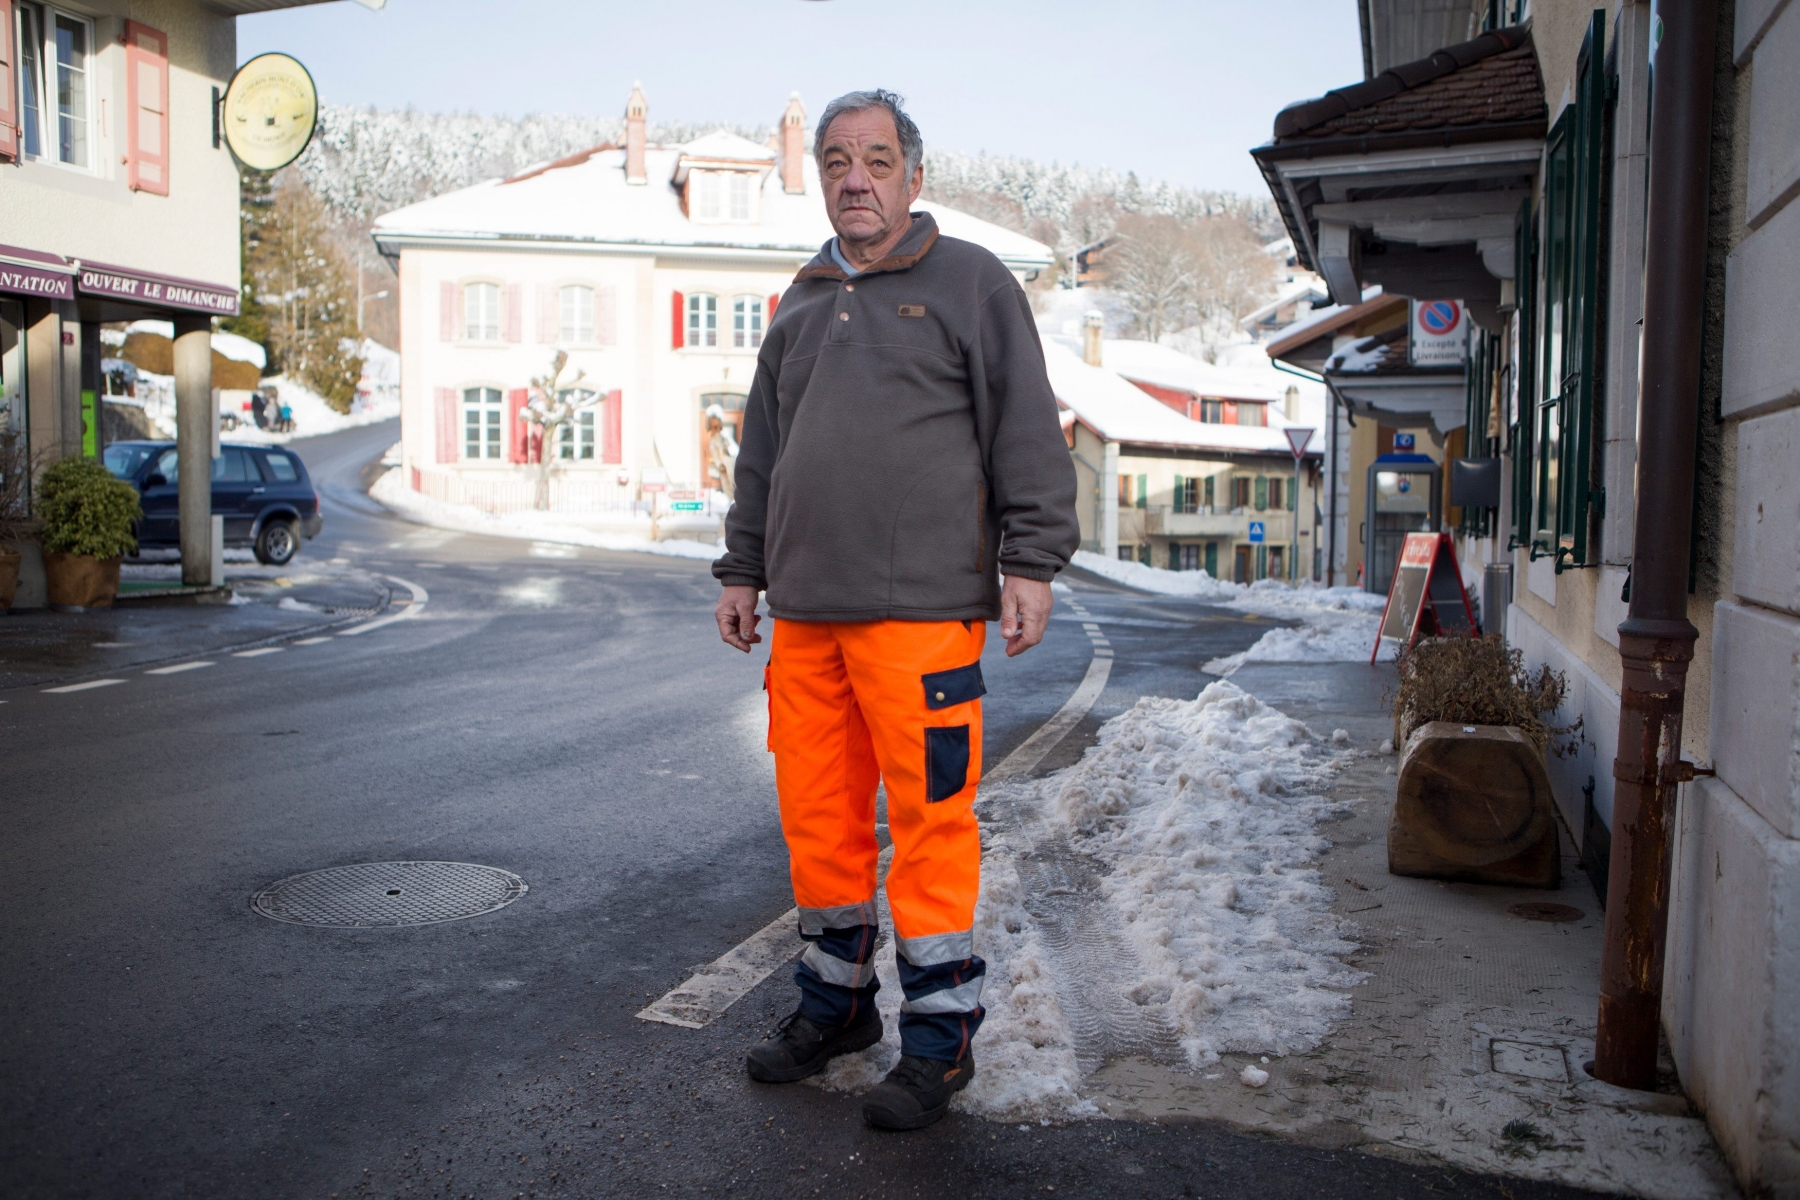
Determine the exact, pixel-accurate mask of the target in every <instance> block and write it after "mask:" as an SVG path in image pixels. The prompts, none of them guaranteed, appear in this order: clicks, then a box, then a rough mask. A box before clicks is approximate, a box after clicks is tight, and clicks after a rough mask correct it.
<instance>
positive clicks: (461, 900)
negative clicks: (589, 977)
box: [250, 862, 527, 929]
mask: <svg viewBox="0 0 1800 1200" xmlns="http://www.w3.org/2000/svg"><path fill="white" fill-rule="evenodd" d="M526 890H527V888H526V885H525V881H524V880H523V879H520V878H519V877H518V876H517V875H514V874H513V873H512V872H511V871H502V870H501V869H500V868H498V867H482V866H477V865H476V864H474V863H459V862H374V863H355V864H353V865H351V866H347V867H329V868H327V869H325V870H323V871H308V872H306V873H305V874H303V875H290V876H288V877H287V878H286V879H283V880H281V881H280V882H278V883H272V884H270V885H269V886H268V887H266V888H264V889H263V890H262V891H260V892H258V893H256V895H255V896H254V897H252V898H251V901H250V903H251V906H252V907H254V908H255V909H256V911H257V912H259V913H261V914H262V915H263V916H265V917H271V918H273V919H275V920H277V921H290V922H292V923H294V924H296V925H330V926H335V927H338V928H346V929H366V928H375V927H379V926H384V925H435V924H437V923H438V922H439V921H460V920H462V919H463V918H464V917H478V916H480V915H481V914H482V913H490V912H493V911H494V910H495V909H499V908H505V907H506V906H507V905H508V904H511V903H512V902H513V901H514V900H517V899H518V898H519V897H520V896H523V895H524V894H525V892H526Z"/></svg>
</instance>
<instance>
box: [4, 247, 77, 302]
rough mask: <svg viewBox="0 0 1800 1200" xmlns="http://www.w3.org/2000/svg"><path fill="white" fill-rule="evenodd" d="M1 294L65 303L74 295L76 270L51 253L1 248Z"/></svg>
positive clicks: (19, 248) (20, 248)
mask: <svg viewBox="0 0 1800 1200" xmlns="http://www.w3.org/2000/svg"><path fill="white" fill-rule="evenodd" d="M0 292H6V293H8V294H11V295H15V296H41V297H44V298H46V299H50V300H68V299H71V298H73V297H74V295H75V268H74V267H72V266H70V265H69V264H68V263H66V262H64V261H63V260H62V259H60V258H58V257H56V255H54V254H45V253H43V252H42V251H39V250H26V249H24V248H23V247H20V246H0Z"/></svg>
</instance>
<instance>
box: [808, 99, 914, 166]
mask: <svg viewBox="0 0 1800 1200" xmlns="http://www.w3.org/2000/svg"><path fill="white" fill-rule="evenodd" d="M833 150H840V151H843V152H844V153H846V154H854V153H857V152H863V153H866V152H868V151H870V150H888V151H892V152H894V153H898V152H899V150H900V131H899V130H898V129H897V128H895V126H894V116H893V114H892V113H890V112H888V110H887V109H885V108H882V107H880V106H879V105H877V106H875V107H872V108H858V109H854V110H852V111H850V112H844V113H839V114H838V115H837V116H835V117H833V118H831V124H830V126H829V127H827V128H826V130H825V149H824V151H823V152H822V153H824V154H830V153H831V152H832V151H833Z"/></svg>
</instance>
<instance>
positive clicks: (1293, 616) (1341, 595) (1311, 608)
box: [1074, 550, 1394, 675]
mask: <svg viewBox="0 0 1800 1200" xmlns="http://www.w3.org/2000/svg"><path fill="white" fill-rule="evenodd" d="M1074 565H1075V566H1078V567H1080V568H1082V569H1083V570H1085V571H1092V572H1093V573H1094V574H1096V575H1100V576H1103V577H1105V578H1107V579H1111V580H1113V581H1114V582H1116V583H1122V584H1125V585H1126V586H1127V587H1134V588H1138V589H1140V590H1141V591H1146V592H1157V593H1159V594H1161V595H1164V596H1190V597H1193V598H1194V599H1197V600H1204V601H1207V602H1208V603H1211V604H1217V605H1220V606H1221V607H1224V608H1235V609H1237V610H1239V611H1240V612H1249V613H1255V614H1257V615H1258V616H1264V617H1274V618H1276V619H1278V620H1288V621H1299V622H1300V623H1301V624H1300V625H1299V627H1298V628H1285V627H1284V628H1278V629H1271V630H1269V632H1267V633H1265V634H1263V636H1262V638H1261V639H1260V640H1259V641H1258V642H1257V643H1256V644H1255V645H1254V646H1251V647H1250V648H1249V649H1248V650H1244V651H1242V652H1241V653H1238V654H1231V655H1227V656H1226V657H1224V658H1215V659H1213V660H1212V661H1211V662H1208V663H1207V664H1206V665H1205V666H1204V667H1203V668H1201V669H1202V670H1204V671H1207V672H1208V673H1210V674H1213V675H1230V674H1231V673H1232V672H1233V671H1235V670H1237V669H1238V668H1239V667H1241V666H1243V665H1244V664H1245V663H1247V662H1287V663H1294V662H1366V661H1368V657H1369V651H1370V649H1371V648H1373V647H1374V645H1375V631H1376V630H1377V629H1378V628H1379V627H1380V624H1381V610H1382V609H1383V608H1384V607H1385V606H1386V604H1387V599H1386V597H1384V596H1377V595H1375V594H1374V593H1372V592H1365V591H1363V590H1362V589H1361V588H1353V587H1331V588H1327V587H1314V586H1310V585H1308V586H1302V587H1290V586H1289V585H1287V584H1285V583H1280V582H1277V581H1276V580H1273V579H1263V580H1259V581H1257V582H1256V583H1252V584H1242V583H1231V582H1228V581H1226V580H1222V579H1214V578H1213V577H1212V576H1211V575H1208V574H1207V573H1206V572H1205V571H1165V570H1163V569H1162V568H1160V567H1147V566H1145V565H1144V564H1142V563H1135V562H1125V561H1123V560H1120V559H1113V558H1107V557H1106V556H1105V555H1102V554H1095V553H1093V552H1092V551H1088V550H1078V551H1076V553H1075V562H1074ZM1393 657H1394V646H1393V645H1392V644H1391V643H1389V644H1384V645H1383V646H1382V650H1381V661H1387V660H1391V659H1392V658H1393Z"/></svg>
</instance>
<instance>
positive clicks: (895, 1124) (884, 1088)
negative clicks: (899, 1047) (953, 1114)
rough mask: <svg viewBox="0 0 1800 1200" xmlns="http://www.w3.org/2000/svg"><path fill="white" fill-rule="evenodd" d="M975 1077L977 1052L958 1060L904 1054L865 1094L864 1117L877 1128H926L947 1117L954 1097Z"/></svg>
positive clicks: (967, 1054)
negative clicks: (884, 1076)
mask: <svg viewBox="0 0 1800 1200" xmlns="http://www.w3.org/2000/svg"><path fill="white" fill-rule="evenodd" d="M973 1078H975V1055H974V1054H973V1053H972V1052H971V1053H966V1054H964V1055H963V1056H962V1058H961V1059H959V1060H958V1061H956V1062H953V1063H950V1062H944V1061H943V1060H941V1059H936V1058H914V1057H913V1056H912V1055H910V1054H907V1055H903V1056H902V1057H901V1059H900V1061H899V1063H898V1064H896V1065H895V1067H894V1069H893V1070H891V1071H889V1072H888V1077H887V1078H886V1079H884V1080H882V1081H881V1082H880V1083H878V1084H876V1085H875V1086H874V1087H872V1088H870V1089H869V1093H868V1095H866V1096H864V1097H863V1120H865V1121H867V1122H868V1123H869V1124H870V1125H873V1126H874V1127H875V1128H876V1129H923V1128H925V1126H927V1125H929V1124H931V1123H932V1122H933V1121H936V1120H937V1119H938V1118H939V1117H941V1116H943V1115H944V1113H945V1111H946V1110H947V1109H949V1107H950V1097H952V1096H954V1095H956V1093H958V1092H960V1091H962V1090H963V1089H964V1088H966V1087H968V1086H969V1080H971V1079H973Z"/></svg>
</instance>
